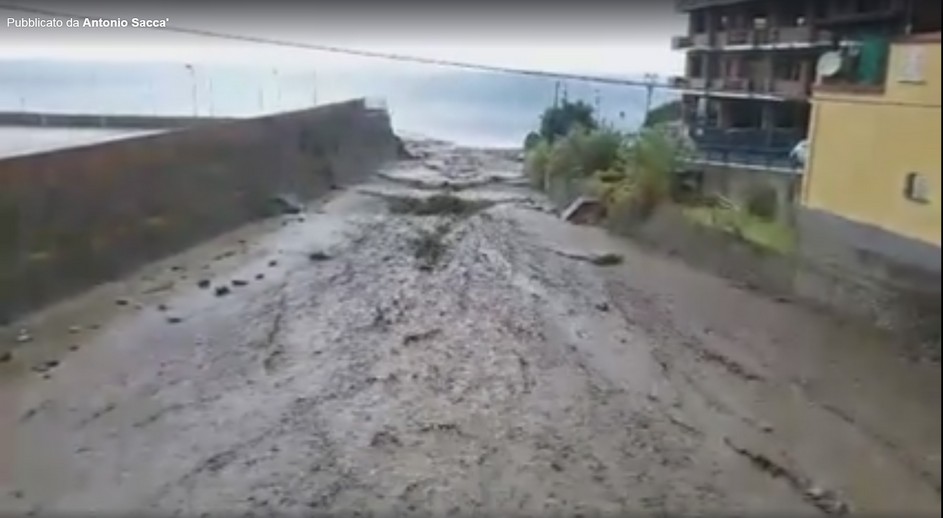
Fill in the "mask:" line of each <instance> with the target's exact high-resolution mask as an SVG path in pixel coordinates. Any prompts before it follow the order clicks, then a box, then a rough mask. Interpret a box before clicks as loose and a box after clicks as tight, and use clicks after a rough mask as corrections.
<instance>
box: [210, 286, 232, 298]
mask: <svg viewBox="0 0 943 518" xmlns="http://www.w3.org/2000/svg"><path fill="white" fill-rule="evenodd" d="M213 293H214V294H215V295H216V296H217V297H223V296H226V295H229V287H228V286H217V287H216V290H214V291H213Z"/></svg>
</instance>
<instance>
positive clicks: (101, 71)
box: [0, 60, 673, 147]
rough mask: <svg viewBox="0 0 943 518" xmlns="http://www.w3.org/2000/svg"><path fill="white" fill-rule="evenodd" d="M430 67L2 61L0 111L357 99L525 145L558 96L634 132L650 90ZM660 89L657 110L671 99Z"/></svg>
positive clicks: (398, 118)
mask: <svg viewBox="0 0 943 518" xmlns="http://www.w3.org/2000/svg"><path fill="white" fill-rule="evenodd" d="M557 83H558V81H557V80H556V79H552V78H543V77H534V76H523V75H513V74H506V73H496V72H484V71H468V70H462V69H454V68H443V67H437V66H429V65H415V64H409V65H402V66H399V65H390V64H389V63H384V64H383V65H378V66H368V65H365V66H360V67H355V68H343V69H338V68H328V67H316V66H313V65H312V66H310V67H306V66H304V65H295V66H292V67H286V68H279V67H272V66H262V65H244V66H237V65H213V64H199V65H194V66H192V67H188V66H186V65H185V64H184V63H120V62H86V61H82V62H79V61H54V60H5V61H0V111H33V112H54V113H95V114H106V115H116V114H132V115H166V116H190V115H197V116H217V117H252V116H258V115H263V114H268V113H275V112H282V111H291V110H299V109H304V108H308V107H311V106H314V105H316V104H318V105H319V104H327V103H331V102H338V101H343V100H348V99H355V98H369V99H376V100H382V101H383V102H384V103H385V105H386V106H387V109H388V110H389V112H390V115H391V117H392V122H393V127H394V130H395V131H396V132H397V133H399V134H402V135H404V136H410V137H414V138H433V139H439V140H446V141H451V142H455V143H456V144H460V145H467V146H487V147H519V146H520V145H521V144H522V142H523V140H524V137H525V136H526V135H527V133H528V132H529V131H532V130H534V129H536V128H537V126H538V124H539V119H540V114H541V113H542V112H543V111H544V109H545V108H546V107H547V106H549V105H551V104H552V103H553V100H554V96H555V93H556V94H557V95H559V96H560V97H562V96H563V95H566V97H567V98H569V99H571V100H573V99H578V100H583V101H585V102H587V103H589V104H591V105H593V106H594V107H596V108H597V115H598V117H599V118H600V119H601V120H604V121H605V122H606V123H607V124H609V125H611V126H613V127H614V128H616V129H619V130H623V131H633V130H635V129H637V128H638V127H639V125H640V124H641V123H642V121H643V119H644V111H645V96H646V92H645V89H644V88H641V87H632V86H622V85H612V84H597V83H588V82H584V81H559V87H558V86H557ZM672 98H673V97H672V95H671V94H669V93H666V92H663V91H658V90H656V91H655V92H654V95H653V99H652V106H653V107H654V106H657V105H658V104H660V103H662V102H665V101H667V100H670V99H672Z"/></svg>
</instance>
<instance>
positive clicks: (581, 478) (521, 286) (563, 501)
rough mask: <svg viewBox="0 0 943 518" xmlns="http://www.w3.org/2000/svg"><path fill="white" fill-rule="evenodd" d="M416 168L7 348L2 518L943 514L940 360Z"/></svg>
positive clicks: (454, 173)
mask: <svg viewBox="0 0 943 518" xmlns="http://www.w3.org/2000/svg"><path fill="white" fill-rule="evenodd" d="M414 151H415V152H417V153H420V154H421V155H422V158H420V159H418V160H412V161H404V162H401V163H400V164H398V165H397V166H396V167H391V168H390V169H388V170H386V171H384V172H383V173H382V175H380V176H379V177H377V178H376V179H375V180H374V181H372V182H370V183H368V184H363V185H360V186H356V187H352V188H350V189H346V190H343V191H337V192H335V193H333V195H332V196H330V197H328V198H326V199H324V200H320V201H318V202H315V203H312V204H310V205H309V207H307V210H306V211H305V212H303V213H302V214H299V215H284V216H281V217H279V218H275V219H272V220H268V221H264V222H261V223H258V224H255V225H252V226H249V227H246V228H243V229H240V230H238V231H236V232H233V233H230V234H228V235H225V236H222V237H220V238H219V239H217V240H214V241H213V242H210V243H206V244H204V245H202V246H200V247H197V248H195V249H192V250H189V251H187V252H185V253H183V254H180V255H178V256H175V257H171V258H168V259H167V260H164V261H161V262H160V263H156V264H152V265H149V266H147V267H146V268H143V269H142V270H141V271H139V272H137V273H136V274H134V275H133V276H131V277H129V278H128V279H126V280H123V281H121V282H115V283H112V284H109V285H105V286H102V287H100V288H97V289H96V290H94V291H92V292H89V293H87V294H85V295H83V296H81V297H78V298H75V299H72V300H68V301H65V302H63V303H61V304H59V305H56V306H54V307H51V308H49V309H47V310H45V311H44V312H41V313H38V314H35V315H33V316H31V317H29V318H27V319H25V320H24V321H22V322H17V323H13V324H11V325H10V326H9V327H8V328H6V329H4V335H3V336H2V338H3V339H4V340H6V341H7V342H8V343H15V347H14V348H13V349H12V353H11V354H10V355H9V356H8V357H6V358H4V360H5V361H4V362H3V363H0V384H2V387H0V419H2V421H0V459H3V464H2V466H0V470H2V472H0V511H2V512H33V513H36V514H38V515H42V514H45V513H61V512H65V511H71V512H75V511H82V512H116V511H130V510H147V511H154V512H157V511H160V512H177V513H180V514H181V515H187V516H189V515H194V516H196V515H199V514H201V513H204V512H206V513H223V512H233V511H235V512H246V513H249V512H253V513H256V514H264V513H266V512H272V511H284V512H298V513H302V512H332V513H336V512H343V511H353V510H359V511H361V512H364V513H365V514H371V513H372V514H375V515H378V516H379V515H386V514H388V513H395V514H417V515H455V516H462V515H470V514H481V513H486V512H488V513H492V512H493V513H505V515H511V514H516V515H525V514H526V515H534V516H554V515H557V514H559V515H568V516H571V515H574V514H576V513H583V514H584V515H593V514H597V513H598V514H609V515H612V514H614V513H617V512H624V511H640V512H649V513H660V512H670V513H690V514H695V513H697V514H705V513H709V512H717V511H733V512H758V511H790V512H801V513H808V514H813V515H814V514H843V513H847V512H903V511H908V512H911V513H913V512H920V513H926V514H935V515H939V513H940V367H939V364H938V363H917V362H915V361H912V360H909V359H907V358H905V357H904V356H903V355H901V354H898V346H899V345H900V344H895V343H893V342H892V341H890V340H889V339H887V338H885V337H881V336H880V335H877V334H875V333H873V332H871V331H869V330H866V329H862V328H858V327H856V326H853V325H850V324H842V323H838V322H836V321H835V320H833V319H831V318H828V317H826V316H824V315H821V314H817V313H816V312H814V311H812V310H809V309H805V308H803V307H801V306H800V305H798V304H796V303H794V302H792V301H789V300H782V299H780V300H777V299H774V298H771V297H767V296H764V295H763V294H761V293H757V292H755V291H750V290H747V289H744V288H742V287H738V286H734V285H732V284H731V283H729V282H727V281H725V280H723V279H720V278H718V277H715V276H712V275H709V274H706V273H703V272H699V271H696V270H693V269H691V268H690V267H688V266H687V265H685V264H684V263H682V262H681V261H680V260H678V259H676V258H672V257H667V256H664V255H659V254H655V253H653V252H649V251H646V250H643V249H640V248H638V247H636V246H635V245H633V244H632V243H631V242H629V241H627V240H625V239H622V238H617V237H613V236H610V235H608V234H606V233H605V232H604V231H603V230H601V229H598V228H593V227H586V226H576V225H571V224H568V223H566V222H563V221H561V220H560V219H559V218H558V217H557V216H556V215H555V214H553V213H552V211H550V210H549V209H548V208H547V206H546V203H545V201H544V199H543V197H542V195H541V194H538V193H535V192H534V191H532V190H530V189H529V188H528V187H526V185H525V184H523V183H522V182H521V181H520V178H519V175H520V174H521V173H520V169H521V164H520V163H519V162H517V161H514V160H512V159H511V157H510V155H509V154H502V153H498V152H486V151H480V150H478V151H476V150H456V149H454V148H451V147H449V146H447V145H444V144H437V143H429V142H427V143H424V144H415V146H414ZM442 193H449V194H450V195H452V196H455V197H458V198H459V199H461V200H465V203H460V204H456V203H452V204H448V203H444V202H442V203H438V204H436V203H422V202H421V201H417V200H422V199H424V198H426V197H429V196H433V195H436V194H442ZM442 199H445V198H441V199H440V201H441V200H442ZM449 199H451V198H449ZM606 254H617V255H618V257H620V258H621V261H594V260H593V259H594V258H599V257H604V256H606ZM610 263H616V264H610ZM8 349H9V348H5V349H0V352H2V351H6V350H8Z"/></svg>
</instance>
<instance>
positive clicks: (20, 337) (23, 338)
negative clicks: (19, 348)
mask: <svg viewBox="0 0 943 518" xmlns="http://www.w3.org/2000/svg"><path fill="white" fill-rule="evenodd" d="M32 340H33V336H32V335H30V334H29V330H28V329H25V328H24V329H20V330H19V332H18V333H17V334H16V343H18V344H24V343H26V342H30V341H32Z"/></svg>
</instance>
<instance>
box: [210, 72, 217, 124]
mask: <svg viewBox="0 0 943 518" xmlns="http://www.w3.org/2000/svg"><path fill="white" fill-rule="evenodd" d="M209 83H210V84H209V88H210V117H212V116H213V115H215V113H216V109H215V106H213V78H212V77H210V79H209Z"/></svg>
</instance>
